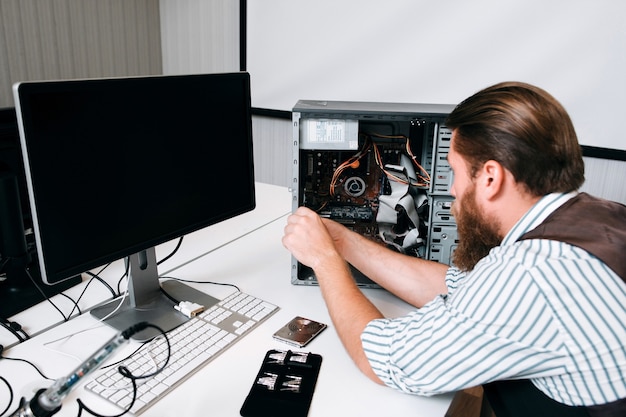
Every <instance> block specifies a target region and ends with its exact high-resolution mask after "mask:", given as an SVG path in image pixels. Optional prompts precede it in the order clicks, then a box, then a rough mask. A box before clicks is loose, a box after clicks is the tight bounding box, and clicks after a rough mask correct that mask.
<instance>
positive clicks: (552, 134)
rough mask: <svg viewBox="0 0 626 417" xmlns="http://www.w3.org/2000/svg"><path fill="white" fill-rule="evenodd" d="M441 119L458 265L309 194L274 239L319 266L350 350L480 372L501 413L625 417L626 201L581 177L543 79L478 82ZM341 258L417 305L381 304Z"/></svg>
mask: <svg viewBox="0 0 626 417" xmlns="http://www.w3.org/2000/svg"><path fill="white" fill-rule="evenodd" d="M446 125H447V126H448V128H450V129H452V140H451V148H450V152H449V154H448V161H449V163H450V166H451V168H452V170H453V172H454V182H453V184H452V187H451V194H452V196H454V197H455V199H456V200H455V202H454V204H453V209H452V212H453V214H454V216H455V219H456V222H457V226H458V233H459V238H460V245H459V247H458V248H457V250H456V251H455V253H454V258H453V261H454V265H453V266H448V265H443V264H440V263H436V262H432V261H427V260H424V259H419V258H413V257H409V256H405V255H402V254H400V253H397V252H393V251H391V250H389V249H386V248H384V247H382V246H381V245H379V244H377V243H375V242H372V241H370V240H368V239H366V238H365V237H363V236H361V235H359V234H357V233H355V232H352V231H350V230H349V229H347V228H345V227H344V226H342V225H340V224H338V223H335V222H333V221H331V220H328V219H322V218H320V217H319V216H318V215H317V214H316V213H314V212H313V211H311V210H309V209H307V208H304V207H300V208H299V209H298V210H296V211H295V212H294V213H293V214H292V215H291V216H290V217H289V219H288V221H287V225H286V227H285V233H284V237H283V245H284V246H285V247H286V248H287V249H288V250H289V251H291V253H292V254H293V255H294V256H295V257H296V258H297V259H298V260H299V261H300V262H301V263H303V264H305V265H308V266H309V267H311V268H312V269H313V270H314V272H315V274H316V276H317V280H318V283H319V286H320V290H321V293H322V295H323V297H324V300H325V302H326V305H327V308H328V310H329V313H330V316H331V319H332V321H333V325H334V326H335V328H336V330H337V333H338V335H339V337H340V339H341V341H342V343H343V345H344V346H345V348H346V350H347V351H348V353H349V355H350V356H351V358H352V359H353V360H354V362H355V364H356V365H357V366H358V367H359V369H361V371H362V372H363V373H364V374H365V375H367V376H368V377H370V378H371V379H372V380H374V381H375V382H377V383H380V384H385V385H387V386H390V387H393V388H395V389H398V390H401V391H404V392H407V393H413V394H418V395H435V394H440V393H445V392H454V391H458V390H461V389H464V388H468V387H474V386H477V385H483V387H484V388H485V392H486V394H487V397H488V399H489V401H490V403H491V405H492V408H493V409H494V411H495V413H496V415H497V416H498V417H505V416H516V415H533V416H541V415H560V416H561V417H563V416H569V415H572V416H613V415H615V416H617V415H619V416H623V415H626V282H625V279H626V262H624V260H623V256H624V253H626V232H625V229H626V227H624V226H625V225H626V207H625V206H623V205H621V204H617V203H612V202H609V201H606V200H602V199H598V198H595V197H591V196H589V195H588V194H586V193H579V192H578V191H577V190H578V189H579V188H580V186H581V185H582V184H583V182H584V163H583V159H582V155H581V149H580V145H579V143H578V140H577V137H576V133H575V131H574V127H573V124H572V122H571V120H570V118H569V116H568V114H567V112H566V111H565V109H564V108H563V107H562V105H561V104H560V103H559V102H558V101H557V100H555V99H554V98H553V97H552V96H551V95H550V94H548V93H547V92H545V91H544V90H542V89H540V88H537V87H535V86H532V85H528V84H524V83H515V82H508V83H501V84H497V85H494V86H492V87H489V88H486V89H484V90H482V91H480V92H478V93H476V94H474V95H473V96H471V97H469V98H468V99H466V100H465V101H463V102H462V103H461V104H459V105H458V106H457V107H456V108H455V110H454V111H453V112H452V113H451V114H450V116H449V117H448V120H447V123H446ZM348 263H349V264H352V265H353V266H355V267H356V268H357V269H359V270H360V271H361V272H363V273H364V274H365V275H367V276H368V277H369V278H370V279H372V280H373V281H375V282H377V283H378V284H379V285H381V286H382V287H384V288H386V289H387V290H388V291H390V292H392V293H394V294H395V295H397V296H398V297H399V298H401V299H403V300H405V301H407V302H408V303H410V304H411V305H413V306H415V307H416V309H415V310H414V311H411V312H410V313H409V314H407V315H406V316H403V317H397V318H385V317H384V316H383V315H382V314H381V312H380V311H379V310H378V309H377V308H376V307H375V306H374V305H373V304H372V303H371V302H370V301H369V300H368V299H367V298H366V297H365V296H364V295H363V293H362V292H361V291H360V289H359V288H358V287H357V286H356V284H355V282H354V280H353V279H352V277H351V274H350V269H349V266H348ZM557 413H558V414H557Z"/></svg>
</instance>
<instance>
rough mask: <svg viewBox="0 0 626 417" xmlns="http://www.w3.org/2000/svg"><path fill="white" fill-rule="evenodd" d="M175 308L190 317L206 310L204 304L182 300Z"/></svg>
mask: <svg viewBox="0 0 626 417" xmlns="http://www.w3.org/2000/svg"><path fill="white" fill-rule="evenodd" d="M174 308H175V309H176V310H178V311H180V312H181V313H183V314H184V315H185V316H187V317H189V318H191V317H194V316H196V315H197V314H200V313H202V312H203V311H204V306H202V305H200V304H196V303H192V302H190V301H181V302H180V303H178V305H175V306H174Z"/></svg>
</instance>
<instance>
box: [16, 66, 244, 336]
mask: <svg viewBox="0 0 626 417" xmlns="http://www.w3.org/2000/svg"><path fill="white" fill-rule="evenodd" d="M13 90H14V96H15V103H16V110H17V115H18V120H19V126H20V136H21V139H22V141H21V142H22V151H23V154H24V164H25V167H26V177H27V183H28V188H29V196H30V203H31V211H32V216H33V228H34V232H35V240H36V242H37V248H38V257H39V262H40V265H41V271H42V277H43V279H44V281H45V282H46V283H48V284H54V283H57V282H60V281H62V280H64V279H66V278H68V277H71V276H73V275H75V274H79V273H82V272H85V271H88V270H91V269H94V268H97V267H99V266H102V265H105V264H107V263H109V262H112V261H115V260H118V259H122V258H124V259H126V262H127V265H128V267H129V270H130V278H129V296H128V299H127V300H126V301H125V303H124V306H123V307H122V308H121V309H120V310H119V311H116V312H115V313H113V314H112V315H111V316H110V317H109V315H110V314H111V313H112V312H113V311H114V310H115V309H116V308H117V307H118V304H119V300H113V301H112V302H111V303H109V304H107V305H103V306H100V307H98V308H96V309H94V310H92V314H93V315H94V316H96V317H98V318H106V320H105V321H106V322H107V323H108V324H110V325H112V326H114V327H116V328H119V329H125V328H127V327H128V326H130V325H132V324H135V323H136V322H138V321H148V322H150V323H153V324H156V325H157V326H159V327H161V328H162V329H163V330H169V329H171V328H174V327H176V326H177V325H179V324H181V323H182V322H184V321H185V320H186V318H185V317H184V316H183V315H182V314H180V313H178V312H177V311H176V310H174V309H173V305H174V304H175V303H174V302H173V301H172V299H170V298H169V297H167V296H165V295H164V294H163V292H162V291H161V286H163V290H164V291H165V292H166V293H167V295H169V296H170V297H171V298H173V299H174V300H179V301H193V302H199V303H202V304H207V303H214V302H216V300H215V299H213V298H212V297H210V296H208V295H206V294H204V293H202V292H199V291H196V290H194V289H193V288H191V287H188V286H186V285H184V284H180V283H179V282H177V281H173V280H168V281H163V282H162V283H161V285H160V283H159V278H158V271H157V265H156V263H157V260H156V256H155V250H154V247H155V246H156V245H159V244H161V243H164V242H166V241H169V240H172V239H175V238H178V237H180V236H183V235H185V234H188V233H190V232H193V231H196V230H199V229H201V228H204V227H206V226H209V225H212V224H215V223H217V222H220V221H223V220H226V219H229V218H232V217H235V216H238V215H240V214H243V213H245V212H247V211H250V210H252V209H254V207H255V187H254V168H253V150H252V123H251V112H250V79H249V74H247V73H245V72H237V73H224V74H198V75H178V76H149V77H131V78H110V79H87V80H65V81H42V82H24V83H18V84H16V85H14V87H13ZM153 333H154V332H153V331H152V329H147V330H146V331H144V332H140V333H139V334H138V335H137V336H136V338H137V339H139V340H146V339H148V338H150V337H152V336H153Z"/></svg>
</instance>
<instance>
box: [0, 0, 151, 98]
mask: <svg viewBox="0 0 626 417" xmlns="http://www.w3.org/2000/svg"><path fill="white" fill-rule="evenodd" d="M161 72H162V63H161V31H160V14H159V1H158V0H107V1H99V0H2V1H0V107H8V106H12V105H13V96H12V93H11V86H12V84H13V83H15V82H17V81H27V80H48V79H71V78H86V77H105V76H126V75H152V74H160V73H161Z"/></svg>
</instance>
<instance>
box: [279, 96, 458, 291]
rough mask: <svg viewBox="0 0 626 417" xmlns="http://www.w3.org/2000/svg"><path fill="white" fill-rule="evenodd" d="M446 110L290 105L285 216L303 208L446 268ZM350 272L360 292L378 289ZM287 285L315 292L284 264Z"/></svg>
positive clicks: (449, 243)
mask: <svg viewBox="0 0 626 417" xmlns="http://www.w3.org/2000/svg"><path fill="white" fill-rule="evenodd" d="M453 108H454V106H452V105H444V104H410V103H375V102H347V101H308V100H300V101H298V102H297V103H296V105H295V107H294V108H293V112H292V120H293V183H292V187H291V190H292V205H293V207H292V208H293V210H294V211H295V210H296V209H297V208H298V207H299V206H306V207H309V208H311V209H312V210H314V211H316V212H317V213H319V214H320V216H322V217H327V218H331V219H333V220H336V221H338V222H340V223H342V224H344V225H346V226H347V227H349V228H351V229H352V230H354V231H356V232H358V233H360V234H362V235H363V236H366V237H367V238H369V239H372V240H374V241H376V242H378V243H380V244H381V245H385V246H387V247H389V248H391V249H393V250H396V251H399V252H402V253H405V254H407V255H409V256H416V257H420V258H424V259H430V260H434V261H438V262H442V263H445V264H451V263H452V254H453V253H454V249H455V247H456V246H457V244H458V237H457V230H456V224H455V222H454V219H453V217H452V215H451V213H450V208H451V205H452V200H453V198H452V197H451V195H450V186H451V184H452V171H451V170H450V166H449V164H448V161H447V155H448V150H449V148H450V138H451V131H450V130H449V129H448V128H446V126H445V119H446V116H447V115H448V114H449V113H450V112H451V111H452V109H453ZM352 273H353V276H354V279H355V281H356V282H357V283H358V284H359V285H360V286H362V287H370V288H376V287H378V286H377V285H376V284H375V283H374V282H373V281H371V280H370V279H369V278H368V277H366V276H365V275H363V274H362V273H361V272H360V271H358V270H357V269H355V268H352ZM291 283H292V284H294V285H317V279H316V277H315V274H314V273H313V271H312V270H311V269H310V268H308V267H306V266H305V265H302V264H301V263H299V262H298V261H297V260H296V259H295V258H292V264H291Z"/></svg>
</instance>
